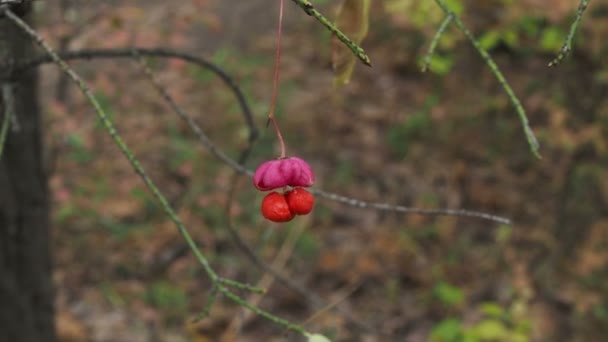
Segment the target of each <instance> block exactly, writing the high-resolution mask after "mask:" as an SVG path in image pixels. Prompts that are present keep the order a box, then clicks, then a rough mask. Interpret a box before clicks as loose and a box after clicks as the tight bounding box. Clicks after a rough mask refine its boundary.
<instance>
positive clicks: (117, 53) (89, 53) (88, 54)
mask: <svg viewBox="0 0 608 342" xmlns="http://www.w3.org/2000/svg"><path fill="white" fill-rule="evenodd" d="M137 55H139V56H146V57H161V58H179V59H183V60H185V61H187V62H191V63H194V64H197V65H199V66H201V67H204V68H209V69H210V70H213V71H214V72H216V73H217V74H218V75H219V76H220V77H222V79H223V80H224V81H225V82H226V83H227V84H229V85H230V89H231V90H233V91H235V92H236V94H240V95H237V98H239V103H240V105H241V109H242V110H243V111H245V110H248V108H249V106H248V105H247V102H246V100H245V97H244V96H243V95H242V92H241V91H240V88H239V87H238V86H237V85H236V83H235V82H234V80H232V78H230V76H229V75H228V74H227V73H226V72H224V71H223V70H221V69H220V68H219V67H218V66H216V65H214V64H212V63H211V62H208V61H204V60H202V59H200V58H199V57H197V56H194V55H190V54H187V53H184V52H177V51H172V50H166V49H141V48H125V49H103V50H79V51H66V52H59V56H60V57H61V58H63V59H65V60H72V59H96V58H134V57H135V56H137ZM49 62H52V59H50V57H48V56H40V57H37V58H34V59H31V60H29V61H26V62H23V63H20V64H18V65H16V66H15V70H16V71H18V72H16V73H13V74H12V76H13V77H17V76H18V75H19V71H21V72H22V71H24V70H26V69H28V68H32V67H36V66H38V65H40V64H43V63H49ZM159 91H160V90H159ZM164 93H165V94H163V92H161V95H162V96H163V98H165V100H166V101H167V103H169V104H170V106H171V108H172V109H173V111H175V113H177V114H178V115H179V116H180V117H181V118H182V119H183V120H185V121H186V123H187V124H188V126H189V127H190V129H191V130H192V131H193V132H194V134H195V135H196V136H197V137H198V139H199V141H200V142H201V143H202V144H203V145H204V146H205V147H206V148H207V149H208V150H209V151H210V152H211V153H212V154H213V155H214V156H215V157H216V158H218V159H219V160H221V161H222V162H223V163H225V164H227V165H228V166H230V167H231V168H233V169H234V170H235V171H237V172H239V173H241V174H245V175H247V176H249V177H253V171H252V170H249V169H247V168H246V167H245V166H244V165H243V163H241V162H239V161H236V160H234V159H232V158H231V157H229V156H228V155H227V154H226V153H224V152H223V151H222V150H221V149H220V148H218V147H217V146H216V145H215V144H214V143H213V142H212V141H211V139H210V138H209V137H208V136H207V134H206V133H205V132H204V131H203V130H202V128H201V127H200V126H199V125H198V124H197V123H196V122H195V121H194V120H193V119H192V118H191V117H190V116H189V115H188V114H187V113H185V112H184V111H183V110H182V109H181V108H180V107H179V106H178V105H177V104H176V103H175V101H173V99H171V96H168V94H167V93H166V91H165V92H164ZM165 96H167V97H168V98H167V97H165ZM250 115H251V113H249V114H245V116H246V117H247V118H248V117H250ZM252 136H253V138H254V139H255V137H256V136H257V130H256V134H255V135H250V138H251V137H252ZM251 140H252V139H250V141H251ZM248 152H249V151H248ZM311 192H312V193H314V194H315V195H317V196H319V197H321V198H325V199H328V200H332V201H336V202H340V203H343V204H346V205H350V206H355V207H358V208H367V209H375V210H383V211H394V212H400V213H406V214H420V215H436V216H441V215H445V216H462V217H471V218H478V219H484V220H489V221H493V222H497V223H503V224H510V223H511V220H509V219H508V218H505V217H500V216H496V215H492V214H487V213H482V212H477V211H471V210H465V209H422V208H412V207H406V206H402V205H392V204H388V203H381V202H367V201H362V200H359V199H356V198H351V197H346V196H342V195H338V194H334V193H330V192H326V191H322V190H316V189H312V190H311Z"/></svg>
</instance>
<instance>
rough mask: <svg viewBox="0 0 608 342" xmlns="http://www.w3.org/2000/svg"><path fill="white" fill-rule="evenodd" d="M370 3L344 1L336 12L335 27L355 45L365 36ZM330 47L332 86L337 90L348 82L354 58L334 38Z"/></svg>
mask: <svg viewBox="0 0 608 342" xmlns="http://www.w3.org/2000/svg"><path fill="white" fill-rule="evenodd" d="M370 3H371V0H344V2H343V3H342V6H340V9H339V11H338V18H337V20H336V26H337V27H338V29H340V30H341V31H342V32H344V33H345V34H346V35H347V36H349V37H350V38H351V39H352V41H353V42H354V43H355V44H357V45H360V44H361V42H362V41H363V39H364V38H365V36H366V35H367V30H368V28H369V7H370ZM332 46H333V48H332V65H333V69H334V85H335V86H336V88H339V87H342V86H343V85H345V84H347V83H348V82H349V81H350V78H351V76H352V74H353V70H354V69H355V63H356V57H355V56H354V55H353V54H352V52H351V51H350V50H349V49H348V48H347V47H346V46H344V45H343V44H341V43H340V41H339V40H338V38H337V37H336V36H334V37H333V39H332Z"/></svg>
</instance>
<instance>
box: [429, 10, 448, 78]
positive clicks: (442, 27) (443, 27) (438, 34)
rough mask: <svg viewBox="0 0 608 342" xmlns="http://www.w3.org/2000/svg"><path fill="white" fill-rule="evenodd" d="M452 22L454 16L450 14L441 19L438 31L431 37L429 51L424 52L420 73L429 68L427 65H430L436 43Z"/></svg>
mask: <svg viewBox="0 0 608 342" xmlns="http://www.w3.org/2000/svg"><path fill="white" fill-rule="evenodd" d="M452 20H454V14H452V13H450V14H448V15H447V16H446V17H445V19H443V22H441V25H439V29H437V32H436V33H435V36H433V40H431V44H430V45H429V50H428V51H427V52H426V55H424V61H423V63H422V72H426V70H427V68H428V67H429V64H431V59H432V58H433V53H435V48H436V47H437V43H439V38H441V35H442V34H443V32H445V30H446V29H447V28H448V25H450V23H451V22H452Z"/></svg>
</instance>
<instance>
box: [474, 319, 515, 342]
mask: <svg viewBox="0 0 608 342" xmlns="http://www.w3.org/2000/svg"><path fill="white" fill-rule="evenodd" d="M473 330H474V331H475V334H476V335H477V337H479V338H481V339H482V340H502V339H504V338H506V337H507V335H508V332H507V328H505V325H504V324H503V323H502V322H501V321H497V320H494V319H486V320H483V321H481V322H479V323H478V324H477V325H476V326H475V327H474V328H473Z"/></svg>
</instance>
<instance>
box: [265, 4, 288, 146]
mask: <svg viewBox="0 0 608 342" xmlns="http://www.w3.org/2000/svg"><path fill="white" fill-rule="evenodd" d="M283 1H284V0H280V1H279V28H278V31H277V53H276V56H275V60H274V81H273V87H272V100H271V102H270V112H269V113H268V121H272V125H273V126H274V130H275V131H276V132H277V139H279V144H280V145H281V158H285V142H284V141H283V135H282V134H281V130H280V129H279V124H278V123H277V120H276V119H275V117H274V109H275V105H276V103H277V94H278V92H279V65H280V64H281V32H282V31H283Z"/></svg>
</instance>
